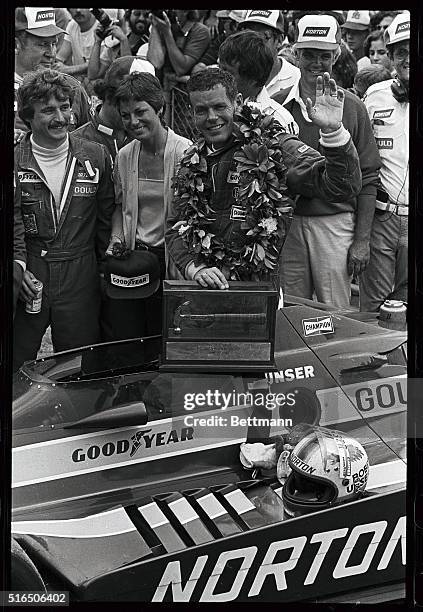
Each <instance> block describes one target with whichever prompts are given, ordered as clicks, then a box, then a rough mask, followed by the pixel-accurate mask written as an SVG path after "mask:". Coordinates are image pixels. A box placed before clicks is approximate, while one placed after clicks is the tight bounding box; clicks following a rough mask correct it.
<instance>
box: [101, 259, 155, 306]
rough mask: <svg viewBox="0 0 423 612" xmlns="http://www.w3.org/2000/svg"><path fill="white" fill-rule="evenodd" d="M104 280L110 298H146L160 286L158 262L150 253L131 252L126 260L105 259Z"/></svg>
mask: <svg viewBox="0 0 423 612" xmlns="http://www.w3.org/2000/svg"><path fill="white" fill-rule="evenodd" d="M104 278H105V280H106V293H107V295H108V296H109V297H110V298H115V299H119V300H121V299H123V300H125V299H128V300H130V299H140V298H147V297H150V295H153V293H155V292H156V291H157V289H158V288H159V285H160V264H159V260H158V258H157V256H156V255H154V253H151V251H132V252H131V254H130V256H129V257H128V258H126V259H121V258H118V257H107V259H106V265H105V273H104Z"/></svg>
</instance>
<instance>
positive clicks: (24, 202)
mask: <svg viewBox="0 0 423 612" xmlns="http://www.w3.org/2000/svg"><path fill="white" fill-rule="evenodd" d="M409 22H410V15H409V13H408V12H407V11H400V10H398V11H369V10H348V11H340V10H339V11H323V10H322V11H317V10H311V11H310V10H309V11H299V10H298V11H295V10H291V11H278V10H211V9H210V10H202V11H200V10H177V9H175V10H173V9H171V10H161V9H160V10H158V9H120V8H116V9H110V8H105V9H85V8H69V9H65V8H54V9H53V8H48V7H47V8H39V7H38V8H34V7H20V8H17V9H16V12H15V30H16V38H15V40H16V42H15V80H14V89H15V151H16V161H15V266H14V281H15V282H14V304H15V308H16V316H15V347H16V348H15V357H16V360H15V361H16V363H15V367H19V365H20V363H22V362H23V361H24V360H25V359H30V358H35V356H36V354H37V351H38V349H39V345H40V342H41V338H42V335H43V333H44V331H45V329H46V328H47V327H48V326H49V325H50V326H51V328H52V337H53V345H54V348H55V350H62V349H64V348H71V347H72V346H76V345H78V344H84V343H85V344H87V343H90V342H95V341H98V340H100V339H101V338H103V339H116V338H121V337H128V335H130V332H131V331H132V332H133V333H134V335H142V334H145V333H156V332H158V331H160V329H159V328H160V325H159V323H158V322H157V318H154V317H153V319H154V320H153V319H152V323H151V325H149V324H146V325H144V324H143V325H138V327H137V326H136V325H135V323H130V322H131V321H132V322H134V321H135V320H136V319H137V318H141V319H142V320H143V321H144V320H145V321H147V319H148V316H147V311H148V310H151V311H153V310H154V311H155V312H158V311H159V310H160V307H161V306H160V304H161V302H160V291H161V288H160V287H161V285H160V286H158V288H157V287H156V286H155V291H154V292H153V293H152V294H151V295H150V294H148V291H147V293H146V291H145V288H144V290H143V291H142V292H141V293H142V294H143V298H142V302H143V305H142V308H141V306H140V302H139V300H138V301H135V302H134V303H132V302H131V301H130V300H129V301H126V303H124V302H125V300H119V299H116V296H115V299H114V300H113V299H111V298H110V296H108V293H107V290H106V289H105V287H106V285H107V283H106V281H105V279H106V280H107V274H108V268H107V265H108V264H107V262H108V259H110V256H111V255H112V254H114V253H115V250H116V247H117V246H119V244H120V245H122V244H124V245H125V246H126V247H127V248H128V249H129V250H130V251H133V252H136V253H137V256H136V257H137V258H139V259H140V262H141V264H142V265H144V267H145V266H147V263H148V262H147V263H146V261H144V263H143V262H142V261H141V260H142V259H143V257H144V259H145V258H147V259H148V258H149V257H150V255H151V253H153V254H154V255H156V257H157V259H158V262H159V268H158V269H159V272H158V274H159V277H160V279H161V280H162V279H163V278H165V277H168V278H172V277H176V278H181V277H184V276H185V277H186V278H188V277H189V278H195V279H196V280H198V282H200V284H203V285H204V286H207V285H208V286H213V281H211V282H209V281H207V280H204V276H205V274H204V273H202V268H201V267H200V268H199V269H197V268H195V270H194V271H193V272H192V270H191V272H192V273H190V275H188V276H187V275H186V274H185V272H186V270H185V269H181V268H180V267H179V269H177V267H175V266H174V265H173V264H174V262H172V258H171V257H170V256H169V253H168V249H167V247H165V242H166V241H165V234H166V223H167V217H168V216H169V215H170V209H171V200H172V197H171V192H172V189H173V187H172V185H173V182H172V179H173V177H174V176H175V175H176V173H177V168H178V164H179V163H180V160H181V158H182V156H183V152H184V151H185V149H187V147H188V146H189V145H190V144H191V138H192V137H193V131H192V125H191V126H190V128H191V129H190V130H187V131H186V133H175V132H174V131H173V130H172V129H171V128H172V127H174V126H173V125H172V122H171V121H170V125H169V126H167V125H166V122H165V117H168V118H169V117H172V113H171V112H170V111H171V109H169V100H170V97H169V89H170V87H171V84H172V83H173V84H174V83H175V82H176V83H178V86H179V87H180V89H181V91H184V92H186V93H185V94H184V95H185V96H186V98H187V100H188V97H189V102H190V104H191V107H193V93H192V92H193V91H194V89H193V87H194V86H193V85H192V83H196V80H195V79H196V78H199V79H200V80H199V82H202V83H203V84H204V83H206V82H208V81H207V79H208V78H209V77H207V76H201V75H205V74H206V73H207V74H209V75H212V76H211V77H210V78H211V81H210V83H214V84H212V85H208V86H206V85H204V87H205V88H206V89H207V87H210V88H211V89H212V90H213V91H214V90H216V91H218V90H219V91H220V89H219V88H220V87H222V88H223V90H224V95H223V94H222V95H223V97H224V98H225V100H226V102H227V103H228V105H235V106H236V103H237V102H236V100H238V98H237V97H236V96H234V97H232V93H231V92H232V90H231V86H230V85H229V84H228V83H229V81H228V82H226V81H225V79H224V78H223V80H222V77H221V72H222V71H223V72H225V73H229V75H230V79H231V83H234V87H235V88H236V92H237V95H238V96H241V98H240V99H241V101H242V103H245V104H248V105H250V107H253V108H254V107H255V108H258V109H259V110H260V111H261V112H262V113H265V114H269V115H272V116H273V117H274V118H275V119H276V120H277V121H278V122H279V123H280V124H281V126H282V129H283V131H284V132H286V133H288V134H290V135H292V136H293V137H298V138H299V139H300V140H301V141H302V143H305V145H306V146H307V148H310V149H312V150H317V151H319V152H321V153H323V154H324V150H325V147H324V146H323V144H322V137H321V130H322V126H321V125H320V123H319V122H318V121H317V122H314V121H313V119H312V115H311V114H310V113H311V111H310V108H311V107H310V108H309V103H308V100H311V103H312V106H313V104H314V105H316V104H317V103H316V79H317V78H318V77H319V76H322V75H323V73H329V75H330V76H331V77H332V78H333V79H334V80H335V82H336V84H337V86H338V87H339V88H340V89H341V92H342V94H340V95H341V97H342V102H343V116H342V125H341V128H342V130H344V129H346V130H347V131H348V133H349V135H350V136H351V139H352V143H353V145H354V147H355V150H356V152H357V154H358V163H359V166H360V170H361V176H362V179H361V190H359V191H358V192H354V193H353V192H349V193H348V194H345V197H344V198H339V199H338V200H336V199H335V201H333V200H332V201H330V200H329V199H328V198H327V197H326V195H325V194H326V192H325V190H324V189H323V191H322V192H321V193H320V195H319V194H318V193H316V194H315V195H310V194H308V195H307V194H306V193H302V192H301V191H300V192H297V193H296V194H295V195H296V197H295V210H294V215H293V220H292V225H291V229H290V232H289V234H288V238H287V240H286V242H285V245H284V247H283V249H282V253H281V254H280V262H279V263H280V265H279V276H278V278H279V280H280V284H281V287H282V288H283V289H284V290H285V291H287V292H288V293H290V294H293V295H298V296H299V297H304V298H308V299H317V300H318V301H321V302H325V303H330V304H334V305H335V306H338V307H340V308H348V307H349V304H350V292H351V281H352V280H353V281H355V282H358V283H359V285H360V299H361V304H360V306H361V308H362V309H363V310H373V311H375V312H376V311H378V309H379V308H380V306H381V304H382V303H383V302H384V300H385V299H387V298H394V299H401V300H403V301H406V300H407V268H406V252H407V221H408V216H407V215H408V71H409V67H408V63H409V56H408V45H409V35H410V25H409ZM216 70H217V71H218V73H216V72H213V71H216ZM210 71H211V72H210ZM219 71H220V72H219ZM216 74H218V76H216ZM40 75H41V76H40ZM213 75H215V76H214V77H213ZM213 78H214V79H215V80H214V81H213ZM201 79H203V80H201ZM190 82H191V87H190ZM187 83H188V86H187ZM190 92H191V93H190ZM209 97H210V96H209ZM194 98H195V95H194ZM225 100H223V102H222V104H225ZM208 103H210V104H211V102H210V100H209V101H208ZM166 104H167V106H166ZM216 104H217V102H216ZM213 112H214V111H210V113H213ZM219 112H220V111H219V109H218V110H217V111H216V113H215V114H216V115H217V116H218V117H219V116H220V115H219ZM193 116H194V120H195V121H194V122H192V120H189V119H188V118H187V124H188V125H189V124H190V123H191V124H195V126H196V127H197V129H198V131H199V132H200V133H201V129H200V128H199V126H200V125H201V121H200V120H198V117H196V114H195V112H194V113H193ZM48 117H50V119H48ZM48 121H50V122H51V123H50V124H49V123H48ZM341 128H340V129H341ZM319 130H320V131H319ZM68 133H69V134H68ZM343 133H344V132H343ZM341 140H342V138H341ZM341 140H339V142H340V141H341ZM206 141H207V138H206ZM207 142H208V141H207ZM210 142H211V141H210ZM337 142H338V141H337ZM342 142H343V144H344V145H345V143H346V141H345V139H344V140H342ZM81 143H82V144H81ZM210 146H211V150H210V151H209V153H210V154H211V155H213V154H214V149H213V146H212V145H210ZM72 164H73V165H72ZM75 168H76V169H75ZM112 168H113V181H112V176H111V172H112V170H111V169H112ZM28 176H29V177H30V178H29V179H28ZM25 177H26V178H25ZM34 185H35V187H34ZM84 189H85V191H83V190H84ZM81 190H82V191H81ZM100 195H101V198H100V197H99V196H100ZM87 196H89V197H87ZM91 196H95V197H91ZM86 200H88V203H89V207H86V209H85V210H83V209H82V208H81V203H84V202H85V201H86ZM37 207H38V208H37ZM90 207H91V208H92V210H91V208H90ZM90 210H91V212H90ZM69 211H70V212H69ZM96 211H97V212H96ZM96 215H97V216H96ZM50 217H51V218H50ZM22 226H23V227H24V230H25V234H23V232H22ZM81 240H84V241H85V245H84V244H82V243H81ZM106 249H107V255H108V256H109V257H107V256H106ZM140 253H141V255H140ZM145 253H147V254H148V255H145ZM141 264H140V265H141ZM142 265H141V267H142ZM147 267H148V266H147ZM204 269H206V268H204V267H203V271H204ZM93 270H98V271H99V272H100V275H99V279H100V280H101V282H100V281H98V282H97V280H98V279H97V280H96V281H94V280H93V278H94V276H93V274H94V273H93ZM63 275H64V276H66V278H67V284H66V287H65V284H63V286H61V283H60V279H61V278H62V277H63ZM213 275H214V276H213ZM212 276H213V278H214V282H215V284H216V286H221V284H222V283H223V284H225V283H224V282H223V281H222V278H221V277H220V274H219V271H218V272H217V273H216V272H213V274H212ZM35 278H38V280H42V282H43V283H44V293H43V296H45V298H44V297H43V306H42V314H41V315H40V314H38V315H37V316H34V315H33V314H29V313H28V312H26V311H25V305H26V303H27V302H29V301H30V300H31V299H32V297H33V296H35V289H34V285H33V281H34V279H35ZM216 279H217V280H216ZM156 280H157V279H156ZM204 283H205V284H204ZM88 286H89V291H88V289H87V287H88ZM84 292H85V293H84ZM83 294H84V296H85V297H84V298H82V297H81V296H82V295H83ZM88 297H89V300H88ZM139 299H141V298H139ZM87 300H88V301H89V304H88V302H87ZM147 300H150V301H149V302H147ZM67 305H68V308H67ZM65 310H67V312H66V315H65V314H64V311H65ZM83 313H85V314H86V320H85V321H84V323H82V320H83V318H84V317H83ZM140 313H141V314H140ZM117 320H119V321H120V322H121V325H120V326H117V325H116V324H115V322H116V321H117ZM93 321H95V324H94V323H93ZM124 323H125V324H124ZM63 326H68V327H67V330H68V331H65V328H64V327H63ZM118 327H119V329H118Z"/></svg>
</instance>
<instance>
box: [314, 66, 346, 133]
mask: <svg viewBox="0 0 423 612" xmlns="http://www.w3.org/2000/svg"><path fill="white" fill-rule="evenodd" d="M344 97H345V96H344V92H343V91H342V89H338V87H337V86H336V83H335V80H334V79H331V78H330V75H329V72H325V73H324V74H323V77H321V76H318V77H317V80H316V102H315V104H314V106H313V103H312V101H311V99H310V98H307V100H306V108H307V113H308V116H309V118H310V119H311V121H312V122H313V123H314V124H315V125H317V126H318V127H319V128H320V129H321V130H322V132H334V131H335V130H337V129H338V128H340V127H341V125H342V114H343V112H344Z"/></svg>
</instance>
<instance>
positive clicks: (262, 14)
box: [248, 11, 272, 19]
mask: <svg viewBox="0 0 423 612" xmlns="http://www.w3.org/2000/svg"><path fill="white" fill-rule="evenodd" d="M271 14H272V11H251V13H250V14H249V15H248V18H251V17H265V19H268V18H269V17H270V15H271Z"/></svg>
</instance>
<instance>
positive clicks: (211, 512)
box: [197, 493, 227, 519]
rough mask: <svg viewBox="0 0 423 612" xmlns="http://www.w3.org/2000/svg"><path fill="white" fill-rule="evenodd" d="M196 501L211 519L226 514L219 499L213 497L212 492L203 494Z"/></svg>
mask: <svg viewBox="0 0 423 612" xmlns="http://www.w3.org/2000/svg"><path fill="white" fill-rule="evenodd" d="M197 502H198V504H199V505H200V506H201V508H202V509H203V510H204V512H206V514H207V515H208V516H209V517H210V518H211V519H215V518H217V517H218V516H223V515H224V514H227V512H226V510H225V508H224V507H223V506H222V504H221V503H220V501H219V500H218V499H216V498H215V496H214V495H213V493H208V494H207V495H204V497H200V498H198V499H197Z"/></svg>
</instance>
